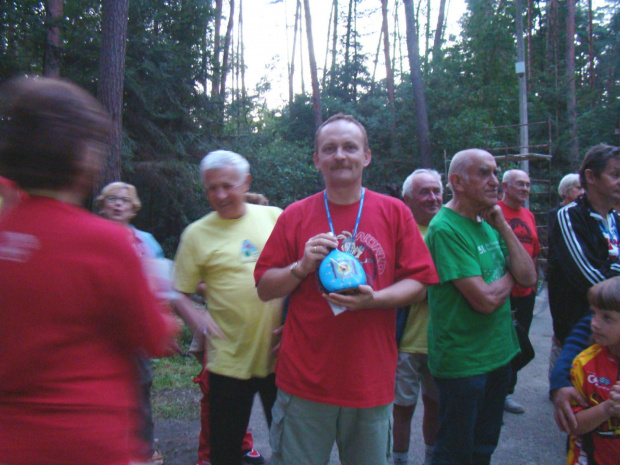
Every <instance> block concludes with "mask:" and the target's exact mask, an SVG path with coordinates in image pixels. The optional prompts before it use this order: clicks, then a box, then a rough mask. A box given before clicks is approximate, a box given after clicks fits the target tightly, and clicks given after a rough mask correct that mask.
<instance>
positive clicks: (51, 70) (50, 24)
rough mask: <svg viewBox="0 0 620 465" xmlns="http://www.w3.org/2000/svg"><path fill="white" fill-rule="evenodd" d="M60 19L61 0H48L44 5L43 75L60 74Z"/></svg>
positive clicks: (57, 75) (54, 75)
mask: <svg viewBox="0 0 620 465" xmlns="http://www.w3.org/2000/svg"><path fill="white" fill-rule="evenodd" d="M61 19H62V0H48V2H47V4H46V5H45V21H46V24H47V40H46V42H45V57H44V58H43V76H47V77H59V76H60V57H61V52H62V44H61V41H60V27H58V22H59V21H60V20H61Z"/></svg>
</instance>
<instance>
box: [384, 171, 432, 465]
mask: <svg viewBox="0 0 620 465" xmlns="http://www.w3.org/2000/svg"><path fill="white" fill-rule="evenodd" d="M403 200H404V201H405V203H406V204H407V206H408V207H409V208H410V209H411V213H413V218H414V219H415V222H416V223H417V225H418V229H419V230H420V233H422V237H424V235H425V234H426V230H427V229H428V224H429V223H430V222H431V220H432V219H433V217H434V216H435V215H436V214H437V212H438V211H439V209H440V208H441V205H442V204H443V186H442V184H441V175H440V174H439V173H438V172H437V171H435V170H431V169H426V168H421V169H417V170H415V171H414V172H413V173H411V174H410V175H409V176H408V177H407V179H405V182H404V183H403ZM428 318H429V313H428V302H427V301H426V300H425V301H423V302H414V303H413V304H411V308H410V310H409V316H408V317H407V323H406V325H405V329H404V332H403V337H402V339H401V341H400V343H399V345H398V365H397V367H396V393H395V397H394V411H393V412H394V413H393V415H394V435H393V436H394V454H393V455H394V464H395V465H407V463H408V454H409V440H410V436H411V419H412V417H413V412H414V411H415V406H416V403H417V400H418V394H419V392H420V387H421V388H422V401H423V402H424V417H423V420H422V434H423V436H424V444H425V446H426V451H425V461H424V465H429V464H430V459H431V455H432V453H433V446H434V444H435V435H436V434H437V428H439V406H438V402H439V394H438V392H437V386H435V382H434V381H433V377H432V376H431V373H430V371H429V370H428V337H427V334H426V332H427V328H428Z"/></svg>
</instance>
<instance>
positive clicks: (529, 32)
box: [527, 0, 533, 83]
mask: <svg viewBox="0 0 620 465" xmlns="http://www.w3.org/2000/svg"><path fill="white" fill-rule="evenodd" d="M532 72H533V71H532V0H527V82H528V83H529V82H531V80H532Z"/></svg>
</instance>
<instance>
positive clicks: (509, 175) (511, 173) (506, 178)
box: [502, 169, 529, 183]
mask: <svg viewBox="0 0 620 465" xmlns="http://www.w3.org/2000/svg"><path fill="white" fill-rule="evenodd" d="M517 171H521V172H522V173H525V174H527V173H526V172H525V171H523V170H518V169H512V170H507V171H505V172H504V176H503V177H502V182H505V183H509V182H511V181H512V177H513V176H514V174H515V173H516V172H517ZM528 177H529V174H528Z"/></svg>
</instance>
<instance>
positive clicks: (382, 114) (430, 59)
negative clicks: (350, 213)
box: [0, 0, 620, 256]
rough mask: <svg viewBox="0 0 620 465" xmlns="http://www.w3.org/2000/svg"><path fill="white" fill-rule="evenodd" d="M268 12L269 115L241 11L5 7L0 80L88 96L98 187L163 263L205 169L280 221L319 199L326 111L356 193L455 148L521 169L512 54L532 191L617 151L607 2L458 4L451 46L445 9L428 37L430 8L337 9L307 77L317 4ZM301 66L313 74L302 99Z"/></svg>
mask: <svg viewBox="0 0 620 465" xmlns="http://www.w3.org/2000/svg"><path fill="white" fill-rule="evenodd" d="M247 1H248V0H246V2H247ZM253 1H256V0H253ZM453 1H454V0H453ZM271 3H276V4H278V3H280V4H281V7H282V8H289V9H293V10H294V11H295V19H294V24H291V25H290V28H291V34H292V43H291V44H290V46H289V50H288V53H287V64H288V74H289V76H288V77H289V99H288V102H285V103H283V104H282V105H280V106H279V107H277V108H271V107H270V106H268V105H267V103H266V93H267V92H268V90H269V87H270V81H269V78H268V76H267V77H265V78H264V79H263V80H261V82H260V83H259V84H258V85H256V86H255V87H253V88H246V82H245V81H246V79H245V71H246V66H245V57H244V40H245V41H248V40H250V41H251V40H252V37H245V38H244V35H243V0H131V1H130V0H101V1H96V0H64V1H63V0H47V1H36V0H4V1H3V2H1V3H0V81H3V80H6V79H8V78H11V77H14V76H18V75H24V74H28V75H46V76H62V77H65V78H68V79H71V80H73V81H75V82H77V83H78V84H80V85H82V86H83V87H85V88H86V89H88V90H89V91H91V92H92V93H93V94H95V95H97V97H98V98H99V99H100V101H101V102H102V103H103V104H104V105H105V106H106V107H107V108H108V109H109V110H110V113H111V114H112V117H113V119H114V121H115V130H114V131H113V133H112V135H111V150H110V153H109V155H108V158H107V162H106V170H105V174H104V178H103V179H102V185H103V184H105V183H107V182H111V181H113V180H118V179H122V180H123V181H127V182H130V183H132V184H134V185H135V186H136V187H137V189H138V192H139V194H140V197H141V200H142V203H143V208H142V212H141V213H140V214H139V215H138V217H137V218H136V220H135V224H136V226H137V227H138V228H140V229H144V230H147V231H150V232H152V233H153V234H154V235H155V237H156V238H157V239H158V240H159V241H160V242H161V243H162V245H163V247H164V249H165V251H166V254H167V255H168V256H172V255H173V254H174V251H175V249H176V245H177V243H178V239H179V235H180V233H181V231H182V230H183V228H184V227H185V226H186V225H187V224H188V223H190V222H192V221H194V220H196V219H198V218H199V217H200V216H202V215H203V214H205V213H206V212H207V211H208V205H207V202H206V200H205V198H204V190H203V187H202V184H201V182H200V179H199V174H198V163H199V161H200V159H201V158H202V157H203V156H204V155H205V154H206V153H207V152H209V151H211V150H215V149H219V148H225V149H229V150H233V151H236V152H238V153H240V154H242V155H244V156H245V157H246V158H248V160H249V161H250V164H251V167H252V168H251V170H252V175H253V182H252V190H254V191H257V192H261V193H263V194H265V195H266V196H267V197H268V198H269V199H270V201H271V203H272V205H277V206H280V207H285V206H286V205H288V204H289V203H291V202H293V201H295V200H298V199H300V198H303V197H305V196H307V195H309V194H312V193H314V192H317V191H318V190H320V189H321V188H322V186H321V180H320V176H319V175H318V173H317V171H316V170H315V168H314V165H313V163H312V151H313V137H314V132H315V129H316V127H317V125H318V124H320V122H321V121H323V120H324V119H326V118H327V117H328V116H330V115H332V114H334V113H336V112H339V111H343V112H346V113H350V114H353V115H355V116H356V117H357V118H358V119H359V120H360V121H361V122H362V123H363V124H364V125H365V126H366V128H367V131H368V136H369V140H370V145H371V150H372V153H373V161H372V164H371V167H370V168H369V169H368V170H366V173H365V175H364V176H365V179H364V184H365V185H366V186H368V187H369V188H371V189H374V190H377V191H379V192H383V193H387V194H391V195H398V191H399V186H400V185H401V183H402V181H403V180H404V178H405V177H406V176H407V175H408V174H409V173H410V172H411V171H413V169H415V168H419V167H422V166H425V167H432V168H435V169H437V170H438V171H440V172H442V173H443V172H445V168H446V162H447V160H448V159H449V158H450V157H451V156H452V155H453V154H454V153H455V152H457V151H458V150H461V149H463V148H468V147H481V148H487V149H489V150H491V151H492V152H493V153H495V154H501V153H504V152H506V153H507V151H512V153H518V152H519V131H518V127H515V126H513V127H509V128H502V126H508V125H516V124H518V123H519V82H518V76H517V74H516V73H515V62H516V61H517V38H518V37H520V38H522V39H523V44H524V56H523V58H522V61H524V63H525V73H524V76H525V78H526V81H527V105H528V117H529V121H530V123H533V122H542V123H541V124H530V135H529V139H530V143H531V148H530V150H531V151H533V152H537V153H546V154H550V155H552V156H553V158H552V161H551V163H550V164H549V163H546V162H545V163H543V165H544V166H543V167H542V168H541V170H540V171H539V172H537V173H535V174H533V177H536V178H541V179H545V180H547V181H550V184H548V185H547V186H548V187H546V188H543V190H544V189H549V187H550V186H555V185H557V181H558V179H559V178H560V177H561V176H563V175H564V174H566V173H568V172H570V171H573V170H575V169H576V168H577V167H578V166H579V162H580V160H581V159H582V157H583V154H584V153H585V150H586V149H587V148H588V147H589V146H591V145H594V144H596V143H599V142H607V143H611V144H614V145H618V143H619V141H620V34H619V32H620V0H606V1H605V2H603V3H602V6H599V7H598V8H596V7H595V6H593V5H592V0H580V1H577V0H514V1H510V0H468V1H467V11H466V13H465V15H464V16H463V17H462V19H461V22H460V25H461V31H460V35H458V36H452V37H450V31H446V27H445V16H444V14H443V12H445V8H446V0H433V5H432V7H433V8H434V9H435V10H437V11H439V14H438V15H437V17H436V18H433V20H432V21H431V15H430V11H431V0H395V1H394V0H333V1H332V6H331V13H330V19H329V24H327V25H321V26H320V27H317V26H316V24H315V25H314V28H315V30H320V31H325V30H327V31H328V32H327V34H328V38H327V39H328V40H327V43H328V44H329V49H328V51H327V53H326V55H325V56H326V59H325V61H324V63H319V64H317V62H316V58H315V53H314V45H313V36H312V30H313V23H312V16H311V12H312V2H310V1H309V0H303V1H302V0H279V1H278V0H276V1H272V2H271ZM600 3H601V2H599V4H600ZM517 11H519V12H520V14H518V13H517ZM364 15H365V16H368V17H370V18H371V19H372V21H371V22H370V24H375V25H376V27H377V29H378V30H379V31H380V39H379V42H378V44H377V45H376V49H375V50H372V51H368V50H366V49H364V47H362V39H363V37H364V35H365V34H366V33H367V32H368V31H363V30H358V29H357V26H356V25H357V24H358V22H357V20H358V19H359V18H360V17H362V16H364ZM399 17H400V18H404V22H405V24H406V28H405V30H404V31H401V30H400V27H399V24H402V20H399V19H398V18H399ZM517 19H519V21H517ZM518 27H520V28H522V30H523V32H522V34H521V33H517V30H518ZM520 30H521V29H519V31H520ZM265 33H269V31H266V32H265ZM296 66H299V67H303V66H306V67H307V69H309V70H310V75H311V79H310V82H309V83H307V89H306V83H305V82H303V74H302V73H300V72H299V71H296ZM378 66H380V67H381V69H380V71H379V72H377V67H378ZM378 76H381V78H379V77H378ZM299 80H302V82H301V84H302V85H301V92H299V91H297V92H295V91H294V90H293V89H295V88H298V87H299V85H298V84H299ZM295 82H297V85H294V83H295ZM505 147H512V149H505ZM508 167H510V166H505V167H504V168H508ZM532 169H536V168H535V167H532ZM551 198H552V199H553V201H555V197H554V196H552V197H551ZM545 202H546V206H547V207H548V206H549V202H548V201H545ZM545 202H543V203H545ZM539 208H541V210H542V209H544V205H543V206H540V205H539Z"/></svg>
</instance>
